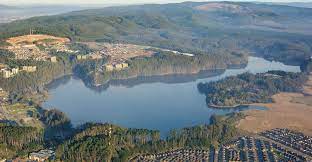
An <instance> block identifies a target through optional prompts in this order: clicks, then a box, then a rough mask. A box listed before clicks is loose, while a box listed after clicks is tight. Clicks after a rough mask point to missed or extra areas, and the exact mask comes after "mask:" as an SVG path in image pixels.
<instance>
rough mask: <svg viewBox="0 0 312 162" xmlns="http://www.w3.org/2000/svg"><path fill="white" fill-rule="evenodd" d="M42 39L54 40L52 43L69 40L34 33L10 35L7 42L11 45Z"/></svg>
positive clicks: (67, 40) (31, 42) (30, 42)
mask: <svg viewBox="0 0 312 162" xmlns="http://www.w3.org/2000/svg"><path fill="white" fill-rule="evenodd" d="M44 40H51V41H50V42H54V43H68V42H69V41H70V40H69V39H68V38H61V37H55V36H51V35H43V34H36V35H23V36H18V37H12V38H9V39H8V40H7V42H8V43H10V44H11V45H12V46H15V45H18V44H21V43H26V44H33V43H35V42H38V41H44Z"/></svg>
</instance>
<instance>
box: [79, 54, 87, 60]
mask: <svg viewBox="0 0 312 162" xmlns="http://www.w3.org/2000/svg"><path fill="white" fill-rule="evenodd" d="M76 58H77V60H86V59H87V56H86V55H77V56H76Z"/></svg>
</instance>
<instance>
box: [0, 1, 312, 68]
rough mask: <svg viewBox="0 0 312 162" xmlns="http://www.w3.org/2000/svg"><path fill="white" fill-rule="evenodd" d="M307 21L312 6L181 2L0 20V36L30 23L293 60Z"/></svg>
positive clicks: (304, 48)
mask: <svg viewBox="0 0 312 162" xmlns="http://www.w3.org/2000/svg"><path fill="white" fill-rule="evenodd" d="M216 5H217V7H216ZM218 6H221V7H220V8H218ZM231 7H232V8H235V10H232V9H231ZM202 8H204V9H202ZM207 8H208V9H207ZM229 8H230V9H229ZM311 20H312V9H306V8H297V7H289V6H278V5H265V4H255V3H234V2H219V3H192V2H185V3H178V4H165V5H156V4H153V5H138V6H123V7H108V8H103V9H93V10H84V11H76V12H71V13H67V14H62V15H56V16H44V17H35V18H31V19H27V20H21V21H16V22H12V23H10V24H5V25H1V28H0V35H1V36H0V37H1V38H2V39H4V38H7V37H10V36H13V35H21V34H26V33H28V31H29V28H33V29H35V30H36V31H37V32H38V33H47V34H53V35H57V36H66V37H69V38H71V39H72V40H74V41H99V42H103V41H105V42H127V43H135V44H144V45H151V46H155V47H162V48H168V49H173V50H178V51H184V52H190V53H210V54H220V53H221V54H222V53H223V52H224V51H241V50H244V51H247V52H252V53H254V54H255V55H258V56H264V57H265V58H268V59H278V60H279V61H284V62H288V63H293V64H298V63H299V62H301V61H302V60H304V59H307V58H309V57H310V55H311V48H312V47H311V46H312V37H311V35H310V34H312V32H311V31H310V27H311V26H312V25H311V24H312V22H311Z"/></svg>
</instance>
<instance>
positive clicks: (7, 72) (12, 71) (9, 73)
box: [0, 64, 37, 79]
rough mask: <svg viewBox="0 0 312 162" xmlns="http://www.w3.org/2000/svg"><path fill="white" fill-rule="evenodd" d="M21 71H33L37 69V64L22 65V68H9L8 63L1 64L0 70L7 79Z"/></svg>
mask: <svg viewBox="0 0 312 162" xmlns="http://www.w3.org/2000/svg"><path fill="white" fill-rule="evenodd" d="M20 71H25V72H28V73H32V72H35V71H37V66H22V67H21V68H18V67H15V68H9V67H7V66H6V65H3V64H1V65H0V72H1V74H2V77H3V78H6V79H7V78H11V77H14V76H15V75H16V74H18V73H19V72H20Z"/></svg>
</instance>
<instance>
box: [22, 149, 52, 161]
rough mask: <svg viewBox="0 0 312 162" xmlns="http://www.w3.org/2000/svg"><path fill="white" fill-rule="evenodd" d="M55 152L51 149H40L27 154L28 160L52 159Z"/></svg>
mask: <svg viewBox="0 0 312 162" xmlns="http://www.w3.org/2000/svg"><path fill="white" fill-rule="evenodd" d="M54 157H55V153H54V151H52V150H41V151H39V152H33V153H30V154H29V157H28V158H29V160H33V161H37V162H44V161H47V160H53V159H54Z"/></svg>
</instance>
